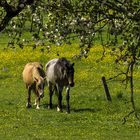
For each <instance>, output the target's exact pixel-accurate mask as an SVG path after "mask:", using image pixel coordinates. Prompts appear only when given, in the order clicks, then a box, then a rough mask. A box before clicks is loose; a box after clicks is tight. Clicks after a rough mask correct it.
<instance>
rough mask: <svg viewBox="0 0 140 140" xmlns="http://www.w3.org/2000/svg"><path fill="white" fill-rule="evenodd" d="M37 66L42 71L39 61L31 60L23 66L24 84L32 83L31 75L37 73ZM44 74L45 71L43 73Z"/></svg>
mask: <svg viewBox="0 0 140 140" xmlns="http://www.w3.org/2000/svg"><path fill="white" fill-rule="evenodd" d="M37 68H39V69H41V70H42V71H43V67H42V65H41V64H40V63H39V62H31V63H27V64H26V65H25V67H24V70H23V73H22V76H23V81H24V82H25V83H26V84H28V85H29V84H32V83H33V82H34V81H33V76H34V75H37V72H38V71H37ZM44 75H45V73H44Z"/></svg>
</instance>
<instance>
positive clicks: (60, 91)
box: [57, 86, 63, 112]
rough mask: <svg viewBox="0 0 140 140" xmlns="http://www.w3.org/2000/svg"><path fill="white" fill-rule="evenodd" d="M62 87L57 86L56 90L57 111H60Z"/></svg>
mask: <svg viewBox="0 0 140 140" xmlns="http://www.w3.org/2000/svg"><path fill="white" fill-rule="evenodd" d="M62 90H63V88H62V87H58V86H57V91H58V106H57V111H58V112H62Z"/></svg>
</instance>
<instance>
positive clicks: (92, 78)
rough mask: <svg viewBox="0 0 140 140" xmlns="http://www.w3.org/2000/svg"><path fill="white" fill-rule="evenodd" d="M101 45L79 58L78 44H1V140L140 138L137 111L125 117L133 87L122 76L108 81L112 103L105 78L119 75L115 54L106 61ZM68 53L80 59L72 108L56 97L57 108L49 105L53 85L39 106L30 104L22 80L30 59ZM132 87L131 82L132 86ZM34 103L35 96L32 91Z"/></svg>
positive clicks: (138, 98) (139, 89) (138, 97)
mask: <svg viewBox="0 0 140 140" xmlns="http://www.w3.org/2000/svg"><path fill="white" fill-rule="evenodd" d="M102 52H103V50H102V46H100V45H96V46H95V47H93V48H92V49H91V50H90V52H89V55H88V57H87V58H81V59H75V58H76V55H78V54H79V53H80V49H79V47H78V45H77V44H72V45H63V46H54V45H52V46H49V47H48V46H47V47H46V48H44V47H38V48H37V49H34V50H33V49H32V48H30V47H28V46H27V47H25V48H24V49H19V48H18V47H17V48H15V49H4V47H3V46H2V45H1V46H0V140H74V139H75V140H131V139H132V140H139V139H140V122H139V121H138V120H137V119H136V118H135V116H134V115H133V114H132V115H130V116H129V117H128V118H127V122H126V123H125V124H123V118H124V117H125V116H126V115H127V114H128V113H129V112H130V111H131V110H132V108H131V103H130V91H129V88H128V89H125V86H124V85H123V84H122V83H121V80H120V79H121V77H119V79H113V80H109V81H108V87H109V90H110V94H111V97H112V102H108V101H107V99H106V96H105V92H104V89H103V86H102V82H101V77H102V76H105V77H106V79H109V78H110V77H113V76H115V75H117V70H116V69H115V64H114V61H113V60H114V58H112V57H111V56H110V55H109V54H106V57H105V58H104V59H103V60H102V61H100V60H101V57H102ZM56 57H66V58H67V59H69V60H71V61H72V62H74V63H75V66H74V67H75V87H73V88H71V91H70V106H71V113H70V114H66V111H65V105H66V101H65V91H63V112H62V113H60V112H57V111H56V106H57V98H56V96H53V109H52V110H49V109H47V104H48V100H49V95H48V89H47V86H46V87H45V97H44V98H43V99H42V100H41V107H40V110H36V109H35V106H33V105H32V108H30V109H27V108H26V101H27V90H26V88H25V85H24V83H23V81H22V71H23V68H24V66H25V64H26V63H28V62H32V61H39V62H41V63H42V64H43V66H45V64H46V63H47V62H48V61H49V60H50V59H52V58H56ZM139 68H140V67H139V65H137V66H136V68H135V73H134V78H135V81H134V82H135V87H134V89H135V94H134V98H135V103H136V108H137V111H138V114H139V115H140V113H139V112H140V94H139V93H140V84H139V83H140V80H139V79H140V76H139V75H140V74H139ZM128 87H129V85H128ZM31 97H32V104H33V103H34V99H35V96H34V94H32V96H31Z"/></svg>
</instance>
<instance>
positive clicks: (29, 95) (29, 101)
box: [26, 87, 31, 108]
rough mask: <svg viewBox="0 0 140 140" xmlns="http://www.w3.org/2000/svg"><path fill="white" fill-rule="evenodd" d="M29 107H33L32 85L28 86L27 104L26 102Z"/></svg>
mask: <svg viewBox="0 0 140 140" xmlns="http://www.w3.org/2000/svg"><path fill="white" fill-rule="evenodd" d="M26 107H27V108H30V107H31V87H28V98H27V104H26Z"/></svg>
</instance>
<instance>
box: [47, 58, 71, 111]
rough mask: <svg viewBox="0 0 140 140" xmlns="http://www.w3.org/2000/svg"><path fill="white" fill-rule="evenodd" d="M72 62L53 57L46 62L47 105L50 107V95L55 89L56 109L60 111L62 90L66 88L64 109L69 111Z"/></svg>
mask: <svg viewBox="0 0 140 140" xmlns="http://www.w3.org/2000/svg"><path fill="white" fill-rule="evenodd" d="M73 66H74V63H72V64H71V63H70V62H69V61H68V60H67V59H66V58H55V59H52V60H50V61H49V62H48V63H47V64H46V79H47V83H48V87H49V96H50V99H49V106H48V108H49V109H51V108H52V95H53V92H54V91H55V92H56V94H57V96H58V106H57V111H61V112H62V91H63V88H64V87H65V88H66V111H67V113H70V106H69V99H70V95H69V91H70V87H73V86H74V67H73Z"/></svg>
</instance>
